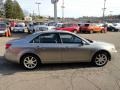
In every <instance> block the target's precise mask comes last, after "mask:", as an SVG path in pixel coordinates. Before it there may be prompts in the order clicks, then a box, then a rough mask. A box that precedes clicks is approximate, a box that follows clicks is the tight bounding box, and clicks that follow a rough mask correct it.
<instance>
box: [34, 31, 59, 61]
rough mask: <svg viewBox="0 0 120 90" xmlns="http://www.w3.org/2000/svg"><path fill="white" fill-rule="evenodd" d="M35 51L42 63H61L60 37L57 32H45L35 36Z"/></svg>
mask: <svg viewBox="0 0 120 90" xmlns="http://www.w3.org/2000/svg"><path fill="white" fill-rule="evenodd" d="M34 42H39V43H37V44H36V48H37V51H36V52H37V53H38V55H39V57H40V59H41V61H42V63H61V49H60V48H59V44H60V39H59V35H58V34H57V33H45V34H41V35H40V36H38V37H36V38H35V41H34Z"/></svg>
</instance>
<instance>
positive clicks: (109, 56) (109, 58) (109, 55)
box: [91, 50, 111, 61]
mask: <svg viewBox="0 0 120 90" xmlns="http://www.w3.org/2000/svg"><path fill="white" fill-rule="evenodd" d="M100 52H105V53H107V55H108V60H109V61H110V60H111V54H110V52H108V51H107V50H99V51H96V52H95V53H94V54H93V55H92V58H91V61H93V58H94V56H95V55H96V54H98V53H100Z"/></svg>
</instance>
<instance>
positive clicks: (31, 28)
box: [28, 25, 55, 33]
mask: <svg viewBox="0 0 120 90" xmlns="http://www.w3.org/2000/svg"><path fill="white" fill-rule="evenodd" d="M54 28H55V26H46V25H30V26H29V28H28V33H34V32H38V31H48V30H52V29H54Z"/></svg>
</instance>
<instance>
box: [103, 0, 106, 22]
mask: <svg viewBox="0 0 120 90" xmlns="http://www.w3.org/2000/svg"><path fill="white" fill-rule="evenodd" d="M105 10H106V0H104V7H103V23H105Z"/></svg>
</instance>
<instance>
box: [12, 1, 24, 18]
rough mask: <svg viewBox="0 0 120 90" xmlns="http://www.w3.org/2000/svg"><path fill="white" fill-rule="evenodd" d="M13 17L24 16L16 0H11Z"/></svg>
mask: <svg viewBox="0 0 120 90" xmlns="http://www.w3.org/2000/svg"><path fill="white" fill-rule="evenodd" d="M13 18H14V19H23V18H24V13H23V10H22V9H21V7H20V5H19V3H18V2H17V1H16V0H14V1H13Z"/></svg>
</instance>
